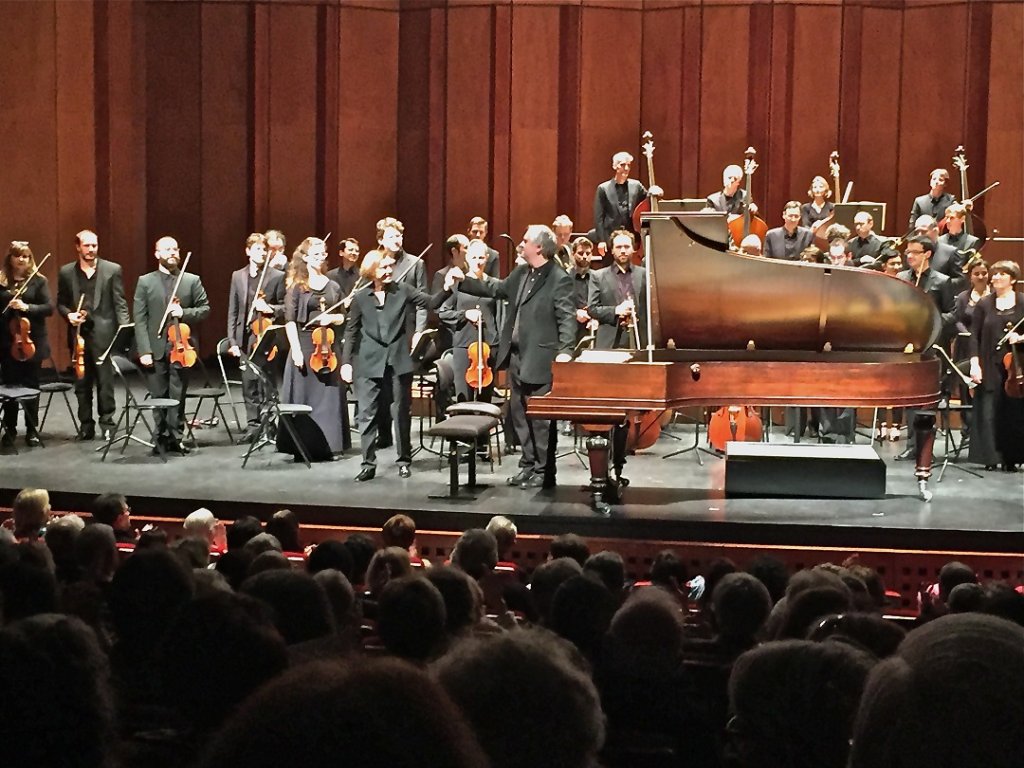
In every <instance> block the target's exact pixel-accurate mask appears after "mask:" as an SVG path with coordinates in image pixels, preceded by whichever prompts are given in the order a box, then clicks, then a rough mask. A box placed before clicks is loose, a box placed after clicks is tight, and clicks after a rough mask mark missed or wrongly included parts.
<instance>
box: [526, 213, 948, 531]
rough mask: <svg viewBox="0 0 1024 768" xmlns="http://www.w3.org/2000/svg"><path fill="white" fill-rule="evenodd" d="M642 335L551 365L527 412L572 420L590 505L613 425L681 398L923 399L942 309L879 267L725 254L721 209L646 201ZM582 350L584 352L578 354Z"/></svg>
mask: <svg viewBox="0 0 1024 768" xmlns="http://www.w3.org/2000/svg"><path fill="white" fill-rule="evenodd" d="M644 220H645V222H646V223H647V225H648V234H647V241H646V245H647V248H646V250H647V254H648V256H647V258H648V268H649V278H650V279H649V281H648V290H649V291H650V296H649V297H648V302H647V306H648V313H649V316H648V327H649V328H651V330H652V332H651V335H650V336H651V346H650V347H649V348H648V349H646V350H642V351H640V352H635V353H631V355H630V357H629V359H628V361H627V362H585V361H581V360H574V361H573V362H569V363H555V365H554V369H553V383H552V389H551V392H550V393H549V394H547V395H544V396H543V397H535V398H531V400H530V403H529V406H528V413H529V415H530V416H532V417H534V418H544V419H563V420H568V421H571V422H574V423H576V424H578V425H580V426H582V427H583V428H584V429H586V431H587V432H588V433H589V437H588V440H587V447H588V452H589V454H590V460H591V495H592V506H593V507H594V509H595V510H597V511H600V512H604V513H607V511H608V502H609V501H615V500H616V499H617V497H618V484H617V482H616V481H615V480H612V479H610V478H609V477H608V450H609V442H610V441H609V439H608V436H609V433H610V430H611V428H612V427H614V426H615V425H618V424H623V423H625V422H627V421H629V420H631V419H636V418H639V417H640V416H641V415H643V414H644V413H647V412H650V411H664V410H666V409H675V408H681V407H684V406H688V405H745V404H749V405H784V406H789V405H793V406H859V407H876V406H877V407H883V406H929V405H931V404H934V403H935V402H936V401H937V400H938V399H939V374H940V364H939V361H938V360H937V359H930V358H929V357H927V356H926V353H928V352H930V350H931V345H932V344H933V343H934V342H935V340H936V339H937V338H938V336H939V333H940V329H941V319H940V316H939V313H938V310H937V309H936V307H935V305H934V304H933V302H932V301H931V299H929V298H928V296H927V295H925V294H924V293H923V292H922V291H919V290H918V289H917V288H916V287H914V286H913V285H910V284H909V283H906V282H904V281H902V280H899V279H896V278H893V277H890V276H888V275H885V274H882V273H880V272H874V271H871V270H865V269H860V268H855V267H837V266H831V265H824V264H809V263H803V262H789V261H778V260H774V259H767V258H762V257H758V256H745V255H740V254H736V253H733V252H730V251H729V249H728V246H727V242H728V237H729V233H728V229H727V227H726V220H725V216H724V214H720V213H652V214H649V215H645V217H644ZM583 358H584V359H585V358H586V356H583ZM934 424H935V420H934V416H927V415H924V414H922V415H921V418H920V419H918V420H917V421H916V422H915V425H914V427H915V429H916V430H918V440H917V452H918V455H917V478H918V481H919V488H920V491H921V494H922V497H923V498H930V492H929V491H928V490H927V480H928V477H929V476H930V473H931V453H932V444H933V442H934Z"/></svg>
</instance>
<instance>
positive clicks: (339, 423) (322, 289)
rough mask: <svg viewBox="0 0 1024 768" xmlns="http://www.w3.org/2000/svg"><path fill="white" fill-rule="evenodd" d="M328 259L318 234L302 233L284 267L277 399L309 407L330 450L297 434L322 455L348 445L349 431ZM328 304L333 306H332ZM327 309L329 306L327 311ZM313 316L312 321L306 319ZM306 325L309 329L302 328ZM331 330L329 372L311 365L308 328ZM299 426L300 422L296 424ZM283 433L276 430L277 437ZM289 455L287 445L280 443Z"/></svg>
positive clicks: (336, 295) (337, 292)
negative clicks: (282, 358) (285, 354)
mask: <svg viewBox="0 0 1024 768" xmlns="http://www.w3.org/2000/svg"><path fill="white" fill-rule="evenodd" d="M326 262H327V246H326V244H325V243H324V241H323V240H321V239H320V238H318V237H307V238H306V239H305V240H303V241H302V242H301V243H299V246H298V248H296V249H295V253H294V254H293V256H292V260H291V262H290V263H289V265H288V277H287V285H288V288H287V292H286V293H285V299H284V316H285V322H286V325H285V331H286V333H287V334H288V343H289V345H290V347H291V354H290V356H291V360H290V362H289V363H288V364H286V365H285V370H284V387H283V391H282V399H283V400H284V402H286V403H301V404H304V405H309V406H311V407H312V408H313V413H312V414H311V416H312V419H313V421H315V422H316V423H317V425H318V426H319V427H320V432H322V433H323V437H324V438H326V441H327V445H328V447H329V449H330V451H329V454H328V452H326V451H324V450H318V449H317V446H316V443H313V444H310V443H311V441H314V440H319V437H318V436H317V435H315V434H314V435H308V434H305V433H304V432H303V430H301V428H300V435H301V436H302V437H303V440H304V442H306V447H307V448H309V449H310V451H311V452H312V453H313V454H314V458H321V459H323V458H327V457H328V455H334V454H338V453H341V452H342V451H344V450H345V449H346V448H350V447H351V445H352V438H351V436H350V435H349V429H348V407H347V400H346V397H345V385H344V383H343V382H342V380H341V376H340V374H339V373H338V365H339V363H340V352H341V333H340V328H339V327H338V326H340V325H341V324H342V323H343V322H344V321H345V317H344V315H342V314H340V313H339V312H338V309H337V307H334V305H335V304H337V303H338V302H339V300H341V299H342V298H344V297H343V296H342V295H341V289H340V288H339V287H338V284H337V283H335V282H334V281H333V280H331V279H330V278H328V277H327V275H326V274H325V272H324V267H325V265H326ZM332 307H333V309H332ZM326 310H331V311H330V312H326ZM315 318H319V319H317V320H316V321H315V322H314V323H310V322H309V321H310V320H314V319H315ZM307 323H308V324H309V326H310V327H309V330H306V329H305V326H306V325H307ZM318 328H319V329H322V330H324V331H326V330H332V331H334V334H335V338H334V343H333V344H331V345H330V346H329V350H330V351H331V352H333V353H334V356H335V359H334V363H335V367H334V369H333V370H331V369H329V368H322V369H320V370H315V369H314V366H313V365H312V363H311V357H312V355H313V352H314V345H313V331H314V330H315V329H318ZM300 424H301V422H300ZM283 435H284V432H283V431H281V430H279V431H278V436H279V439H280V438H281V437H283ZM282 447H283V448H285V450H287V451H288V452H289V453H294V452H295V450H293V449H292V448H291V447H289V446H286V445H284V446H282Z"/></svg>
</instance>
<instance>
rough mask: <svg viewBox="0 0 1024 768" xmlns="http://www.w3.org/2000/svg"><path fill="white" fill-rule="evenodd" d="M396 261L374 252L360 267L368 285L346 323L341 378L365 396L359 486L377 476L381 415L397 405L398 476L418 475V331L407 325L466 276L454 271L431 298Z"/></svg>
mask: <svg viewBox="0 0 1024 768" xmlns="http://www.w3.org/2000/svg"><path fill="white" fill-rule="evenodd" d="M395 265H396V262H395V259H394V256H393V255H392V253H391V252H390V251H388V250H384V249H378V250H373V251H370V252H369V253H368V254H366V258H364V259H363V264H362V266H361V267H360V268H359V274H360V277H361V278H362V279H363V280H364V281H366V283H367V285H365V286H364V287H362V288H360V289H359V290H357V291H356V292H355V294H354V295H353V297H352V304H351V305H350V306H349V311H348V318H347V321H346V324H345V345H344V348H343V351H342V356H341V362H342V365H341V378H342V380H343V381H345V382H347V383H350V384H351V383H352V382H353V381H354V382H355V384H356V394H357V396H358V397H359V422H360V424H359V434H360V436H361V444H362V452H363V461H362V468H361V469H360V471H359V474H358V475H356V480H357V481H358V482H366V481H367V480H372V479H373V478H374V477H375V476H376V474H377V448H378V445H377V434H378V430H379V428H380V426H379V425H380V417H379V414H380V412H381V411H382V410H384V409H386V408H387V407H388V404H389V403H392V402H393V403H394V404H395V406H396V407H395V432H396V433H397V435H396V436H397V438H398V440H397V449H398V456H397V458H396V463H397V464H398V476H399V477H401V478H407V477H409V476H410V475H411V474H412V470H411V469H410V468H409V465H410V463H411V462H412V437H411V435H412V377H413V372H414V371H415V370H416V363H415V362H414V361H413V358H412V332H411V329H410V326H409V324H408V323H407V319H408V317H409V316H410V315H411V314H412V313H413V312H418V311H420V310H422V311H424V312H426V311H429V310H435V309H438V308H439V307H440V306H441V304H443V303H444V302H445V301H446V300H447V299H448V297H449V296H450V294H451V289H452V286H453V285H454V284H455V282H456V281H457V280H461V279H462V277H463V272H462V270H461V269H459V267H456V266H453V267H451V269H449V270H448V273H447V274H446V275H445V280H444V285H443V286H442V290H441V291H440V292H438V293H434V294H429V293H427V292H426V291H424V290H421V289H419V288H417V287H415V286H414V285H411V284H409V283H406V282H403V281H400V280H399V279H398V277H399V276H400V273H396V271H395V269H396V268H395Z"/></svg>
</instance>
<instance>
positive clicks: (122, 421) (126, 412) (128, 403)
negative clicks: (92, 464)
mask: <svg viewBox="0 0 1024 768" xmlns="http://www.w3.org/2000/svg"><path fill="white" fill-rule="evenodd" d="M110 367H111V369H112V370H113V371H114V376H115V378H116V380H117V381H120V382H121V385H122V386H123V387H124V405H123V406H122V407H121V413H120V414H119V415H118V417H117V421H116V422H115V423H114V428H113V429H112V430H110V436H109V437H108V438H107V441H106V442H105V443H104V444H103V445H102V446H101V447H100V448H97V449H96V450H98V451H102V452H103V455H102V456H100V461H106V460H107V454H108V453H109V452H110V449H111V448H112V447H113V446H114V443H121V454H122V455H124V451H125V448H127V447H128V443H129V442H130V441H132V440H134V441H135V442H137V443H141V444H142V445H144V446H146V447H147V448H150V449H152V448H156V451H157V455H158V456H159V457H160V461H162V462H164V463H165V464H166V463H167V451H166V449H165V448H164V445H163V443H161V442H160V441H159V440H158V439H157V432H156V425H157V411H160V410H163V409H171V408H173V409H177V408H178V407H179V405H180V404H181V402H180V401H179V400H177V399H175V398H173V397H150V396H149V393H148V392H147V393H146V396H145V398H143V399H142V400H139V399H138V398H136V397H135V394H134V393H133V392H132V387H131V383H130V382H129V381H128V377H129V376H135V377H136V378H138V379H139V380H141V378H142V372H141V371H140V370H139V367H138V366H137V365H135V363H133V362H132V361H131V360H129V359H128V358H127V357H126V356H125V355H122V354H118V353H111V354H110ZM146 414H149V416H151V417H152V421H150V418H149V416H147V415H146ZM140 420H141V421H142V423H143V424H144V425H145V426H146V429H147V430H148V431H149V440H143V439H142V438H141V437H137V436H136V435H135V428H136V427H137V426H138V423H139V421H140ZM122 425H123V429H124V434H122V435H119V434H118V432H120V431H121V430H122Z"/></svg>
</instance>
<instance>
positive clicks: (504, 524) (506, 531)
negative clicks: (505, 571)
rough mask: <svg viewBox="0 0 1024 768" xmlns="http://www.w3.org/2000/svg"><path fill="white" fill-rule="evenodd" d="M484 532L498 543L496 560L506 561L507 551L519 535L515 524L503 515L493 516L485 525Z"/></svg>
mask: <svg viewBox="0 0 1024 768" xmlns="http://www.w3.org/2000/svg"><path fill="white" fill-rule="evenodd" d="M485 530H487V531H489V532H490V533H491V535H492V536H494V539H495V541H497V542H498V560H505V559H507V558H508V554H509V550H510V549H512V545H513V544H515V543H516V536H518V535H519V529H518V528H517V527H516V524H515V523H514V522H512V520H510V519H509V518H507V517H505V516H504V515H495V516H494V517H492V518H491V519H490V521H489V522H488V523H487V528H486V529H485Z"/></svg>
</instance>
